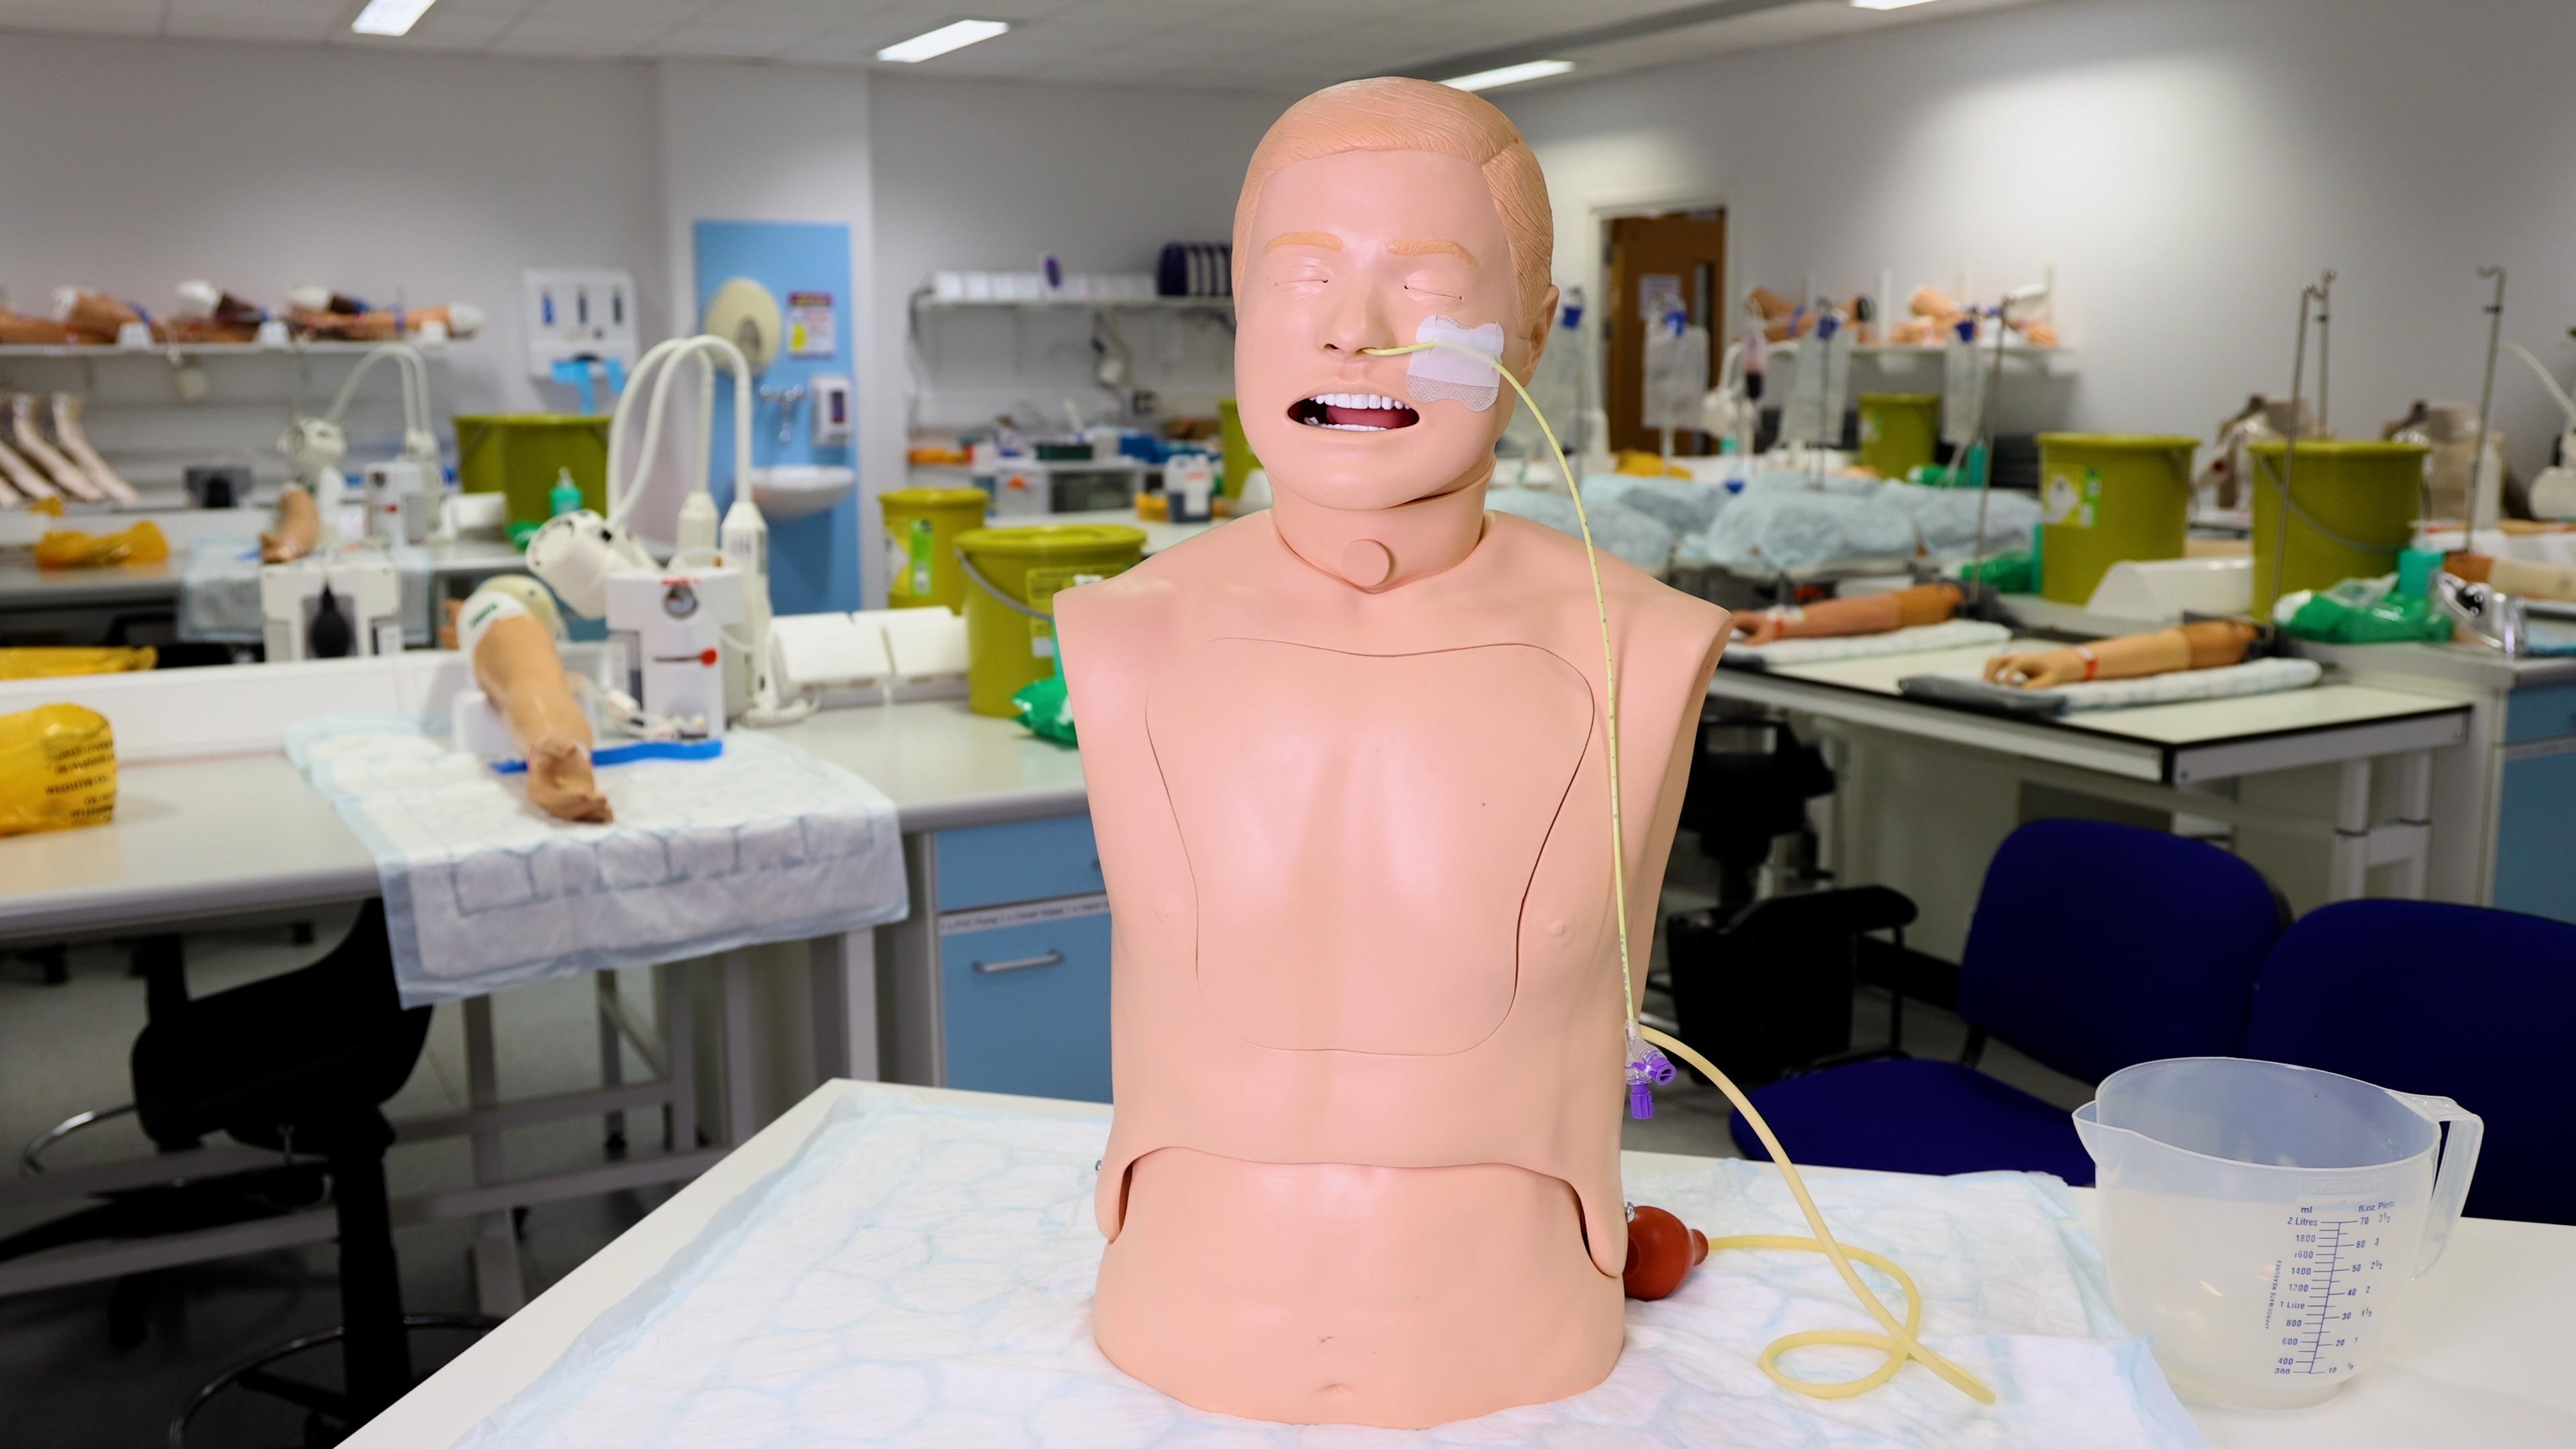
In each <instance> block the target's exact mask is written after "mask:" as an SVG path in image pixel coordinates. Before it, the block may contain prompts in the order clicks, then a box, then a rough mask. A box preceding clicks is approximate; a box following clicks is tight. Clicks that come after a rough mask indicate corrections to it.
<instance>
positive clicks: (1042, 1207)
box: [459, 1088, 2207, 1449]
mask: <svg viewBox="0 0 2576 1449" xmlns="http://www.w3.org/2000/svg"><path fill="white" fill-rule="evenodd" d="M1108 1131H1109V1118H1108V1113H1107V1110H1106V1109H1102V1110H1101V1111H1100V1112H1099V1113H1098V1114H1097V1115H1090V1116H1085V1117H1080V1118H1071V1119H1068V1118H1061V1117H1048V1116H1036V1115H1030V1114H1024V1113H1011V1112H998V1111H992V1110H989V1109H982V1108H965V1107H957V1106H950V1105H947V1104H935V1105H934V1104H929V1103H924V1102H921V1101H918V1100H916V1099H906V1098H903V1097H900V1096H896V1095H893V1094H891V1093H889V1092H887V1091H886V1090H884V1089H868V1088H859V1089H855V1090H854V1091H853V1092H852V1094H851V1095H850V1096H848V1097H846V1098H844V1099H843V1100H842V1101H840V1102H838V1103H836V1104H834V1106H833V1108H832V1110H831V1112H830V1114H829V1115H828V1116H827V1117H826V1118H825V1120H824V1122H823V1124H822V1125H821V1126H820V1127H819V1128H818V1129H816V1131H815V1133H814V1135H813V1137H812V1138H811V1139H809V1140H808V1141H807V1142H806V1144H805V1145H804V1146H803V1148H801V1149H800V1150H799V1151H798V1153H797V1155H796V1156H795V1157H794V1158H793V1159H791V1160H790V1161H789V1162H788V1164H787V1165H786V1166H784V1167H782V1168H780V1169H779V1170H778V1171H777V1172H775V1173H773V1174H771V1175H770V1176H769V1177H768V1178H766V1179H764V1180H763V1181H761V1182H760V1183H759V1184H757V1185H755V1186H754V1187H753V1188H752V1189H751V1190H749V1191H747V1192H746V1193H745V1194H744V1195H743V1196H742V1197H740V1198H738V1199H736V1200H735V1201H734V1202H732V1203H731V1204H729V1205H727V1206H726V1207H725V1208H724V1209H723V1210H722V1211H721V1212H719V1213H718V1214H717V1215H716V1217H715V1218H714V1219H713V1220H712V1221H710V1222H709V1223H708V1225H707V1226H706V1228H705V1229H704V1230H703V1231H702V1232H701V1233H700V1234H699V1236H698V1237H697V1238H696V1239H695V1240H694V1241H693V1242H691V1243H690V1244H689V1245H688V1246H687V1247H686V1248H684V1249H682V1250H681V1251H680V1252H679V1253H678V1254H676V1255H675V1256H674V1257H673V1258H672V1260H671V1261H670V1262H669V1263H667V1264H665V1265H664V1266H663V1267H662V1268H661V1269H660V1270H659V1271H658V1272H656V1273H655V1274H654V1275H653V1276H652V1277H651V1278H650V1279H648V1280H646V1282H645V1283H644V1284H643V1285H642V1286H641V1287H639V1288H637V1289H636V1290H635V1291H634V1292H633V1293H631V1294H629V1295H628V1296H627V1297H626V1298H625V1299H624V1300H623V1301H622V1302H620V1303H618V1304H617V1305H615V1306H614V1307H612V1308H610V1309H609V1310H608V1311H607V1312H605V1313H603V1314H602V1315H600V1317H599V1318H598V1319H597V1320H595V1321H594V1322H593V1323H592V1324H591V1326H590V1327H589V1328H588V1329H586V1330H585V1331H584V1332H583V1333H582V1334H581V1336H580V1337H579V1338H578V1339H576V1340H575V1341H574V1342H573V1344H572V1346H571V1347H570V1348H569V1349H568V1350H567V1351H566V1352H565V1354H564V1356H563V1357H562V1358H561V1359H560V1360H558V1361H557V1362H555V1363H554V1364H553V1365H551V1366H550V1367H548V1368H547V1369H546V1370H545V1371H544V1372H543V1373H541V1374H540V1375H539V1376H538V1377H537V1379H536V1380H535V1382H533V1383H531V1384H530V1385H529V1386H528V1387H527V1388H526V1389H525V1390H523V1391H521V1392H520V1393H519V1394H518V1395H516V1396H515V1397H513V1398H512V1399H511V1400H510V1401H509V1402H507V1403H506V1404H504V1405H503V1406H502V1407H501V1408H500V1409H498V1410H496V1411H495V1412H494V1413H493V1414H492V1415H491V1416H490V1417H489V1418H487V1419H486V1420H485V1421H484V1422H483V1423H482V1424H480V1425H478V1426H477V1427H476V1428H475V1429H474V1430H473V1431H471V1432H469V1433H468V1434H467V1435H466V1436H465V1437H464V1439H462V1440H460V1441H459V1444H460V1445H462V1446H472V1449H502V1446H510V1449H574V1446H604V1445H615V1446H617V1449H719V1446H721V1449H787V1446H813V1445H824V1444H829V1445H833V1446H836V1449H851V1446H862V1445H871V1446H872V1445H978V1446H1006V1445H1007V1446H1026V1449H1058V1446H1063V1449H1076V1446H1078V1449H1123V1446H1156V1449H1375V1446H1383V1445H1388V1444H1393V1443H1397V1442H1402V1443H1406V1444H1426V1445H1442V1446H1464V1445H1487V1446H1490V1445H1502V1444H1515V1445H1517V1444H1545V1445H1582V1446H1585V1449H1628V1446H1635V1449H1646V1446H1693V1449H1706V1446H1715V1445H1724V1446H1728V1449H1793V1446H1795V1449H1806V1446H1818V1445H1834V1446H1838V1449H1865V1446H1866V1449H1924V1446H1929V1445H1940V1446H1944V1449H1949V1446H1966V1449H2194V1446H2205V1445H2206V1443H2207V1440H2206V1439H2205V1438H2204V1437H2203V1436H2202V1434H2201V1432H2200V1430H2199V1428H2198V1427H2197V1426H2196V1425H2194V1424H2193V1423H2192V1421H2191V1419H2190V1417H2189V1416H2188V1415H2187V1414H2186V1413H2185V1412H2184V1411H2183V1408H2182V1406H2181V1404H2180V1403H2178V1402H2177V1401H2176V1400H2175V1398H2174V1396H2173V1392H2172V1390H2171V1389H2170V1388H2168V1387H2167V1385H2166V1383H2165V1379H2164V1375H2163V1373H2162V1372H2161V1371H2160V1370H2159V1369H2158V1368H2157V1367H2156V1364H2155V1360H2154V1359H2153V1358H2152V1357H2150V1356H2149V1354H2148V1352H2147V1347H2146V1344H2145V1342H2144V1341H2143V1340H2141V1339H2139V1338H2137V1337H2136V1336H2134V1335H2132V1334H2131V1333H2129V1332H2128V1330H2127V1329H2125V1328H2124V1327H2122V1325H2121V1323H2120V1321H2119V1319H2118V1317H2117V1316H2116V1315H2115V1314H2114V1313H2113V1312H2112V1310H2111V1306H2110V1297H2109V1291H2108V1287H2107V1280H2106V1277H2105V1275H2104V1272H2103V1267H2102V1261H2101V1256H2100V1254H2099V1252H2098V1251H2097V1250H2096V1248H2095V1247H2094V1245H2093V1242H2092V1240H2091V1238H2090V1237H2089V1236H2088V1235H2087V1234H2086V1233H2085V1232H2084V1231H2083V1228H2082V1226H2081V1225H2080V1224H2079V1223H2078V1221H2077V1219H2076V1216H2075V1212H2074V1208H2073V1205H2072V1203H2071V1201H2070V1199H2069V1198H2068V1197H2067V1195H2066V1190H2065V1188H2064V1187H2063V1186H2062V1185H2061V1184H2059V1183H2058V1182H2057V1180H2056V1179H2054V1178H2046V1177H2038V1176H2033V1175H2029V1174H2023V1173H2001V1172H1998V1173H1979V1174H1974V1175H1971V1176H1965V1177H1951V1178H1934V1177H1908V1176H1903V1175H1900V1174H1893V1173H1866V1172H1839V1171H1833V1170H1817V1171H1815V1172H1812V1173H1810V1174H1809V1175H1808V1183H1809V1186H1810V1188H1811V1190H1812V1191H1813V1192H1814V1193H1815V1195H1816V1198H1817V1201H1818V1203H1819V1205H1820V1206H1821V1208H1822V1209H1823V1211H1824V1213H1825V1215H1826V1217H1827V1220H1828V1221H1829V1222H1830V1223H1831V1225H1832V1226H1833V1228H1834V1229H1835V1231H1836V1233H1837V1235H1838V1236H1840V1237H1841V1238H1843V1240H1844V1241H1846V1242H1849V1243H1853V1244H1856V1245H1859V1246H1862V1247H1867V1248H1871V1249H1875V1250H1877V1251H1879V1252H1882V1253H1885V1254H1887V1255H1888V1256H1890V1257H1892V1258H1894V1259H1895V1260H1896V1261H1897V1262H1899V1263H1902V1264H1904V1265H1905V1267H1906V1270H1907V1271H1908V1272H1910V1273H1912V1274H1913V1275H1914V1277H1915V1280H1916V1281H1917V1282H1918V1283H1920V1284H1921V1285H1922V1288H1923V1291H1924V1295H1925V1313H1924V1336H1925V1338H1926V1340H1927V1341H1928V1342H1929V1343H1930V1344H1931V1345H1932V1346H1933V1347H1934V1348H1936V1349H1938V1350H1939V1351H1940V1352H1941V1353H1943V1354H1945V1355H1947V1356H1948V1357H1950V1358H1951V1359H1953V1360H1954V1361H1956V1362H1958V1363H1959V1364H1961V1365H1962V1366H1963V1367H1965V1368H1966V1369H1967V1370H1968V1371H1969V1372H1971V1373H1973V1374H1976V1375H1977V1376H1978V1377H1980V1378H1982V1379H1983V1380H1985V1381H1986V1383H1988V1384H1989V1385H1991V1386H1992V1387H1993V1388H1994V1389H1995V1391H1996V1393H1997V1395H1998V1396H1999V1401H1998V1402H1997V1403H1996V1404H1995V1405H1993V1406H1991V1407H1981V1406H1979V1405H1977V1404H1975V1403H1973V1402H1971V1401H1970V1400H1968V1399H1967V1398H1966V1397H1965V1396H1963V1395H1961V1394H1960V1393H1959V1392H1958V1391H1957V1390H1955V1389H1953V1388H1951V1387H1950V1386H1949V1385H1948V1384H1945V1383H1943V1382H1941V1381H1940V1380H1939V1379H1937V1378H1935V1377H1934V1376H1933V1375H1932V1374H1931V1373H1930V1372H1929V1371H1928V1370H1925V1369H1923V1368H1922V1367H1921V1366H1919V1365H1912V1366H1908V1367H1907V1368H1905V1369H1904V1370H1903V1371H1901V1372H1900V1373H1899V1374H1898V1375H1897V1376H1896V1378H1895V1380H1894V1381H1893V1382H1891V1383H1889V1384H1887V1385H1886V1386H1884V1387H1882V1388H1879V1389H1877V1390H1875V1391H1873V1392H1870V1393H1867V1394H1863V1395H1860V1396H1859V1397H1856V1398H1851V1399H1842V1400H1824V1399H1811V1398H1807V1397H1804V1396H1801V1395H1793V1394H1790V1393H1788V1392H1786V1391H1784V1390H1782V1389H1781V1388H1780V1387H1779V1386H1778V1385H1776V1384H1774V1383H1772V1382H1771V1380H1770V1379H1769V1378H1768V1377H1767V1376H1765V1375H1764V1374H1763V1372H1762V1371H1761V1369H1760V1368H1759V1367H1758V1366H1757V1364H1756V1356H1757V1355H1758V1354H1759V1353H1760V1352H1761V1350H1762V1348H1763V1346H1764V1345H1765V1344H1767V1343H1769V1342H1770V1341H1771V1340H1773V1339H1775V1338H1778V1337H1779V1336H1781V1335H1782V1334H1785V1333H1793V1332H1798V1331H1802V1330H1806V1329H1820V1328H1859V1329H1864V1330H1874V1328H1875V1325H1874V1324H1873V1323H1871V1321H1870V1320H1869V1319H1868V1318H1867V1317H1866V1316H1865V1315H1864V1314H1863V1312H1862V1310H1861V1309H1860V1307H1859V1306H1858V1305H1857V1304H1855V1303H1854V1302H1853V1301H1852V1299H1851V1296H1850V1294H1849V1292H1848V1291H1847V1290H1846V1289H1845V1288H1844V1287H1843V1284H1842V1282H1841V1280H1840V1279H1839V1278H1837V1277H1836V1276H1835V1274H1834V1271H1833V1268H1832V1267H1831V1265H1830V1264H1828V1263H1827V1262H1826V1261H1825V1259H1824V1258H1823V1257H1822V1256H1820V1255H1818V1254H1814V1253H1790V1252H1778V1253H1772V1252H1743V1251H1731V1252H1726V1253H1720V1254H1718V1255H1716V1256H1714V1257H1712V1258H1711V1259H1710V1260H1709V1262H1708V1263H1707V1264H1705V1265H1704V1266H1702V1267H1701V1268H1700V1269H1699V1270H1698V1271H1696V1272H1694V1273H1693V1274H1692V1275H1691V1277H1690V1278H1689V1280H1688V1281H1687V1282H1685V1283H1684V1284H1683V1285H1682V1288H1681V1290H1680V1291H1679V1292H1678V1293H1676V1294H1674V1295H1673V1296H1672V1297H1671V1298H1668V1299H1665V1300H1664V1301H1662V1302H1660V1303H1637V1302H1631V1303H1629V1304H1628V1306H1627V1313H1628V1335H1627V1347H1626V1351H1625V1352H1624V1353H1623V1354H1622V1355H1621V1356H1620V1360H1619V1364H1618V1367H1617V1368H1616V1369H1615V1370H1613V1371H1612V1373H1611V1375H1610V1377H1609V1378H1608V1379H1607V1380H1606V1381H1604V1382H1603V1383H1602V1384H1601V1385H1599V1386H1598V1387H1596V1388H1593V1389H1591V1390H1589V1391H1587V1392H1585V1393H1581V1394H1577V1395H1575V1396H1574V1397H1572V1398H1569V1399H1563V1400H1559V1401H1557V1402H1555V1403H1549V1404H1533V1405H1528V1406H1525V1407H1522V1408H1515V1409H1507V1410H1504V1411H1503V1412H1501V1413H1498V1414H1492V1415H1488V1416H1486V1417H1484V1418H1481V1419H1471V1420H1466V1421H1462V1422H1459V1423H1454V1424H1447V1425H1443V1426H1441V1427H1439V1428H1435V1429H1431V1430H1427V1431H1424V1432H1421V1433H1417V1434H1403V1435H1396V1434H1391V1433H1389V1432H1387V1431H1385V1430H1376V1429H1361V1428H1353V1427H1347V1426H1331V1425H1324V1426H1312V1425H1310V1426H1303V1427H1300V1426H1294V1425H1285V1424H1267V1423H1254V1422H1249V1421H1246V1420H1242V1419H1235V1418H1229V1417H1226V1416H1223V1415H1218V1414H1209V1413H1202V1412H1200V1411H1198V1410H1194V1409H1191V1408H1188V1407H1186V1406H1184V1405H1182V1404H1179V1403H1177V1402H1175V1401H1173V1400H1171V1399H1169V1398H1166V1397H1164V1396H1163V1395H1162V1394H1160V1393H1158V1392H1156V1391H1155V1390H1153V1389H1151V1388H1149V1387H1147V1386H1145V1385H1144V1384H1141V1383H1138V1382H1137V1381H1136V1380H1134V1379H1131V1378H1128V1377H1127V1376H1126V1375H1124V1374H1122V1373H1120V1372H1119V1371H1118V1370H1117V1369H1116V1368H1114V1367H1112V1366H1111V1365H1110V1363H1109V1362H1108V1360H1107V1359H1105V1358H1103V1357H1102V1356H1101V1354H1100V1351H1099V1350H1098V1349H1097V1348H1096V1347H1094V1346H1093V1344H1092V1341H1091V1313H1090V1305H1091V1289H1092V1281H1093V1278H1094V1276H1095V1275H1096V1274H1097V1272H1098V1270H1099V1265H1100V1253H1101V1238H1100V1234H1099V1230H1098V1229H1097V1228H1096V1227H1095V1226H1094V1225H1093V1220H1092V1186H1093V1183H1094V1181H1095V1176H1094V1174H1095V1170H1096V1164H1097V1162H1098V1161H1099V1159H1100V1157H1101V1154H1102V1151H1103V1149H1104V1148H1105V1146H1106V1143H1107V1139H1108ZM1660 1161H1661V1162H1671V1161H1673V1159H1661V1160H1660ZM1625 1186H1626V1192H1627V1196H1628V1197H1629V1198H1630V1199H1632V1200H1634V1201H1636V1202H1639V1203H1652V1204H1654V1205H1656V1206H1658V1207H1664V1208H1669V1209H1671V1210H1673V1211H1674V1212H1676V1213H1678V1214H1679V1215H1680V1216H1681V1217H1682V1219H1683V1221H1685V1222H1687V1223H1689V1224H1691V1225H1692V1226H1693V1227H1697V1228H1700V1229H1702V1230H1703V1231H1706V1232H1707V1233H1709V1234H1710V1235H1711V1236H1712V1237H1715V1236H1720V1235H1730V1234H1757V1233H1788V1234H1796V1235H1800V1236H1804V1235H1805V1233H1806V1231H1807V1229H1806V1227H1805V1224H1804V1221H1803V1220H1802V1219H1801V1218H1800V1216H1799V1213H1798V1209H1797V1206H1796V1204H1795V1203H1793V1202H1792V1201H1791V1200H1790V1197H1789V1194H1788V1190H1787V1188H1786V1187H1784V1186H1783V1185H1782V1183H1781V1181H1780V1178H1779V1176H1778V1175H1777V1174H1776V1173H1775V1172H1774V1171H1773V1170H1772V1169H1771V1168H1770V1167H1769V1166H1767V1165H1764V1164H1759V1163H1751V1162H1744V1161H1740V1160H1736V1159H1708V1160H1692V1161H1691V1162H1690V1165H1688V1166H1686V1167H1681V1168H1678V1169H1674V1170H1648V1169H1639V1168H1636V1167H1634V1166H1632V1168H1631V1170H1630V1171H1629V1173H1628V1178H1627V1182H1626V1184H1625ZM1259 1250H1260V1248H1259V1245H1258V1244H1249V1245H1247V1246H1246V1251H1249V1252H1257V1251H1259ZM1860 1271H1861V1273H1862V1274H1863V1276H1864V1277H1866V1278H1868V1279H1870V1280H1871V1281H1872V1282H1873V1284H1874V1285H1875V1286H1877V1287H1878V1288H1879V1289H1880V1291H1881V1292H1882V1293H1883V1294H1885V1295H1886V1296H1887V1297H1888V1298H1889V1300H1890V1302H1891V1303H1893V1302H1895V1289H1894V1286H1893V1285H1892V1284H1890V1283H1888V1282H1887V1281H1886V1280H1884V1279H1882V1278H1880V1277H1879V1275H1878V1274H1876V1273H1875V1272H1873V1271H1872V1270H1870V1269H1867V1268H1863V1269H1861V1270H1860ZM1879 1359H1880V1355H1878V1354H1875V1353H1871V1352H1868V1351H1865V1350H1860V1349H1844V1348H1820V1349H1810V1350H1805V1351H1803V1352H1800V1353H1795V1354H1792V1355H1790V1356H1789V1358H1788V1360H1787V1367H1788V1369H1789V1371H1790V1372H1792V1373H1797V1374H1803V1375H1806V1376H1809V1377H1814V1378H1842V1377H1848V1376H1851V1375H1854V1374H1857V1373H1861V1372H1865V1371H1866V1370H1867V1369H1869V1368H1871V1367H1873V1366H1875V1365H1876V1364H1877V1363H1878V1362H1879Z"/></svg>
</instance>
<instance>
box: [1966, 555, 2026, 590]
mask: <svg viewBox="0 0 2576 1449" xmlns="http://www.w3.org/2000/svg"><path fill="white" fill-rule="evenodd" d="M1972 568H1973V571H1974V572H1975V573H1976V575H1977V577H1976V579H1974V580H1970V579H1969V578H1968V575H1969V573H1970V572H1971V570H1972ZM1959 578H1960V580H1961V581H1962V582H1978V583H1983V584H1985V585H1987V586H1988V587H1989V588H1992V589H1993V590H1994V591H1995V592H1997V593H1999V594H2035V593H2038V592H2039V560H2038V559H2037V558H2036V557H2034V556H2033V555H2032V554H2031V552H2030V551H2029V550H2028V549H2022V550H2018V551H2016V552H2013V553H2005V554H1997V555H1995V556H1994V557H1993V558H1990V559H1987V560H1986V561H1985V562H1984V563H1982V564H1978V565H1973V566H1972V565H1969V564H1961V565H1959Z"/></svg>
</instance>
